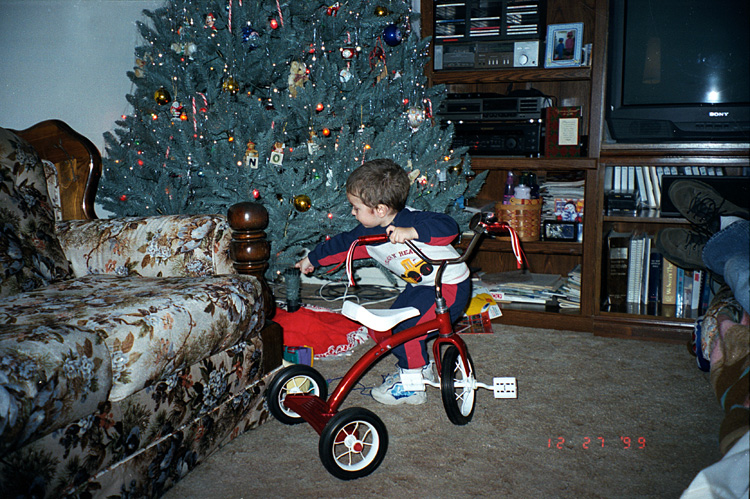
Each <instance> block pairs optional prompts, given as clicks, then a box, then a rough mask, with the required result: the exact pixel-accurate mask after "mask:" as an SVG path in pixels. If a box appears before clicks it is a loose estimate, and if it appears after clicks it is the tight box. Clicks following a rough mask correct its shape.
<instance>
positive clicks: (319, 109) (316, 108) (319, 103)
mask: <svg viewBox="0 0 750 499" xmlns="http://www.w3.org/2000/svg"><path fill="white" fill-rule="evenodd" d="M325 108H326V107H325V106H324V105H323V103H322V102H318V104H317V105H316V106H315V110H316V111H317V112H321V111H322V110H323V109H325Z"/></svg>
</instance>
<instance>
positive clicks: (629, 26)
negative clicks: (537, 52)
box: [605, 0, 750, 143]
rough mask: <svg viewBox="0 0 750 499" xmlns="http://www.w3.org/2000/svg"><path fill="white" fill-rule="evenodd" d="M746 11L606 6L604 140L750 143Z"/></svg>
mask: <svg viewBox="0 0 750 499" xmlns="http://www.w3.org/2000/svg"><path fill="white" fill-rule="evenodd" d="M748 5H750V2H748V0H726V1H722V2H706V1H705V0H701V1H699V0H611V1H610V12H609V18H610V26H609V51H608V68H607V71H608V74H607V106H606V113H605V117H606V121H607V124H608V126H609V132H610V135H611V136H612V138H613V139H614V140H615V141H617V142H626V143H654V142H656V143H660V142H706V141H708V142H735V141H739V142H747V141H750V25H749V24H748V19H750V8H748Z"/></svg>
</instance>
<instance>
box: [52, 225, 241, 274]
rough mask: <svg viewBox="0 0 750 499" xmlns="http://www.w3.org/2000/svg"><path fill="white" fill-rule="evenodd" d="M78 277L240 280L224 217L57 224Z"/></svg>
mask: <svg viewBox="0 0 750 499" xmlns="http://www.w3.org/2000/svg"><path fill="white" fill-rule="evenodd" d="M57 235H58V238H59V239H60V244H61V245H62V248H63V251H64V252H65V254H66V255H67V257H68V260H69V261H70V265H71V268H72V269H73V272H74V273H75V275H76V276H79V277H80V276H84V275H86V274H117V275H123V276H124V275H130V276H150V277H162V276H164V277H169V276H172V277H178V276H185V277H188V276H193V277H197V276H206V275H211V274H234V273H235V270H234V267H233V266H232V261H231V259H230V258H229V243H230V241H231V238H232V236H231V231H230V230H229V225H228V223H227V219H226V217H223V216H220V215H162V216H152V217H121V218H108V219H101V220H67V221H64V222H58V223H57Z"/></svg>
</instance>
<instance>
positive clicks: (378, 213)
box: [346, 194, 393, 229]
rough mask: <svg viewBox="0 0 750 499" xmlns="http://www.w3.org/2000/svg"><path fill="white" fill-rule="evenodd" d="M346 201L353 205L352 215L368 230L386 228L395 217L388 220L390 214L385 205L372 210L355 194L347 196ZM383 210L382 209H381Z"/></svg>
mask: <svg viewBox="0 0 750 499" xmlns="http://www.w3.org/2000/svg"><path fill="white" fill-rule="evenodd" d="M346 199H348V200H349V203H350V204H351V205H352V215H353V216H354V218H356V219H357V222H359V223H361V224H362V225H364V226H365V227H367V228H368V229H371V228H373V227H378V226H380V227H386V226H388V224H390V222H391V220H392V219H393V217H391V218H390V219H388V217H387V216H386V214H387V213H389V212H390V210H388V209H387V208H386V207H385V206H384V205H380V206H379V207H378V208H370V207H369V206H366V205H365V204H364V203H363V202H362V200H361V199H360V198H359V197H358V196H355V195H353V194H347V195H346ZM381 207H382V208H383V209H380V208H381Z"/></svg>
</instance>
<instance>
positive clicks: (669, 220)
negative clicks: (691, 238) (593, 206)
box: [603, 210, 690, 226]
mask: <svg viewBox="0 0 750 499" xmlns="http://www.w3.org/2000/svg"><path fill="white" fill-rule="evenodd" d="M603 221H604V222H623V223H650V224H664V225H670V226H671V225H690V222H688V221H687V220H686V219H684V218H682V217H662V216H661V214H660V213H659V211H658V210H651V211H642V210H638V211H636V212H623V213H613V212H608V213H607V212H605V213H604V217H603Z"/></svg>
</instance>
